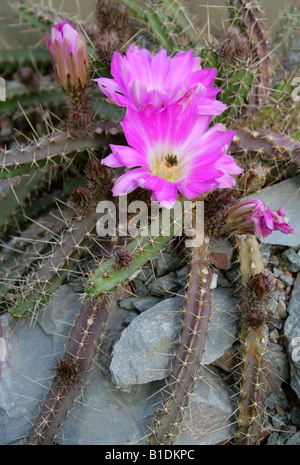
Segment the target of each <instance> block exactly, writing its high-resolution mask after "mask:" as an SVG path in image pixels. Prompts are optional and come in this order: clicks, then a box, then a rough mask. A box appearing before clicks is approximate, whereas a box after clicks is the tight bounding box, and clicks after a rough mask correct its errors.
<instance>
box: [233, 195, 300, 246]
mask: <svg viewBox="0 0 300 465" xmlns="http://www.w3.org/2000/svg"><path fill="white" fill-rule="evenodd" d="M226 224H227V227H228V229H229V230H230V231H236V232H238V233H239V234H255V235H256V236H257V237H261V236H262V237H266V236H268V235H269V234H271V233H272V232H273V231H274V230H278V231H281V232H283V233H284V234H290V233H294V229H293V228H292V227H291V226H290V225H289V219H288V218H287V217H286V216H285V210H284V206H281V207H280V208H279V210H277V211H275V210H271V209H270V208H269V207H267V205H265V204H264V203H263V202H262V201H261V200H260V199H249V200H247V199H245V200H241V201H240V202H238V203H236V204H235V205H233V206H231V207H229V208H228V211H227V217H226Z"/></svg>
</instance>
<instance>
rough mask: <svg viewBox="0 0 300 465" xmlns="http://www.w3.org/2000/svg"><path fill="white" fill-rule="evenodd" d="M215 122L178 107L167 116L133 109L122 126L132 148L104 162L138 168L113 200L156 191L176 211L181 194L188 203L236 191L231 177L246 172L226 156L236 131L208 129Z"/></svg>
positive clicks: (122, 181) (116, 187) (218, 127)
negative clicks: (223, 191) (219, 192)
mask: <svg viewBox="0 0 300 465" xmlns="http://www.w3.org/2000/svg"><path fill="white" fill-rule="evenodd" d="M211 120H212V117H211V116H199V115H198V114H197V113H196V111H195V108H194V106H193V105H192V104H190V105H188V106H187V107H186V108H184V107H182V106H181V105H178V104H174V105H170V106H168V107H166V108H165V110H164V111H161V112H157V111H154V110H153V108H152V107H148V108H145V110H144V111H143V112H137V111H134V110H132V109H131V108H129V109H128V110H127V114H126V117H125V119H124V120H123V121H122V122H121V125H122V128H123V131H124V134H125V137H126V139H127V142H128V144H129V146H123V145H111V146H110V148H111V150H112V153H111V154H110V155H109V156H108V157H106V158H105V159H104V160H102V163H104V164H105V165H107V166H110V167H120V166H126V167H127V168H134V169H132V170H130V171H128V172H126V173H125V174H123V175H122V176H121V177H120V178H119V179H118V180H117V182H116V183H115V185H114V188H113V194H114V195H122V194H127V193H129V192H131V191H133V190H134V189H136V188H137V187H143V188H145V189H149V190H151V191H152V200H154V201H159V202H160V204H161V205H162V206H163V207H166V208H172V206H173V205H174V203H175V201H176V198H177V195H178V191H179V192H180V193H181V194H182V195H183V196H185V197H186V198H188V199H193V198H196V197H197V196H199V195H200V194H202V193H203V192H207V191H210V190H212V189H215V188H217V187H233V186H234V185H235V179H234V178H233V177H232V176H231V175H232V174H239V173H241V172H242V169H241V168H240V167H239V166H238V165H237V164H236V163H235V161H234V159H233V158H232V157H231V156H230V155H227V153H226V152H227V149H228V148H229V145H230V143H231V141H232V139H233V136H234V134H235V131H232V130H228V131H227V130H226V128H225V126H224V125H223V124H216V125H214V126H213V127H211V128H210V129H208V126H209V124H210V122H211Z"/></svg>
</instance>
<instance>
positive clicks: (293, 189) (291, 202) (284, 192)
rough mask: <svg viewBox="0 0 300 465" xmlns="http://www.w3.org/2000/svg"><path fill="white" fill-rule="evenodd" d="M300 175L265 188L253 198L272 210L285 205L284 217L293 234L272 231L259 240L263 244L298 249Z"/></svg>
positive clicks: (299, 245) (299, 238)
mask: <svg viewBox="0 0 300 465" xmlns="http://www.w3.org/2000/svg"><path fill="white" fill-rule="evenodd" d="M299 187H300V175H298V176H294V177H292V178H289V179H286V180H284V181H280V182H278V183H276V184H273V185H272V186H268V187H265V188H264V189H262V190H261V191H260V192H258V193H257V195H256V196H255V197H254V196H253V195H251V196H249V198H259V199H261V200H262V201H263V202H264V203H265V204H266V205H268V207H270V208H271V209H272V210H278V209H279V207H281V205H285V211H286V216H287V217H288V218H289V220H290V225H291V226H292V227H293V228H294V230H295V234H284V233H282V232H281V231H273V232H272V234H270V235H268V236H267V237H264V238H261V239H260V242H261V243H263V244H271V245H283V246H288V247H295V248H299V247H300V209H299V203H300V189H299Z"/></svg>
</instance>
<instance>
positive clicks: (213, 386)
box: [175, 367, 235, 446]
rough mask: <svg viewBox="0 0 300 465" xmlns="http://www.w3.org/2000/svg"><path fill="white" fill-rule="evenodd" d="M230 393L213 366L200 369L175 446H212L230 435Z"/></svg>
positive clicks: (231, 406)
mask: <svg viewBox="0 0 300 465" xmlns="http://www.w3.org/2000/svg"><path fill="white" fill-rule="evenodd" d="M233 395H234V392H233V390H232V389H231V388H229V387H228V385H227V384H226V383H225V381H224V380H223V379H222V378H221V376H220V375H219V373H218V370H217V369H215V368H214V367H210V368H209V370H207V369H206V368H204V367H203V368H200V370H199V372H198V379H197V381H196V383H195V388H194V392H193V393H192V394H191V396H190V405H189V409H188V410H187V412H186V414H185V416H184V419H183V422H182V424H181V427H180V430H179V437H178V441H176V444H175V445H177V444H178V445H188V446H193V445H212V444H218V443H220V442H222V441H226V440H229V439H230V438H231V437H232V436H233V434H234V427H235V426H234V425H233V423H234V420H233V418H232V415H233V413H234V410H235V407H234V404H233V403H232V402H231V401H230V398H231V397H232V396H233Z"/></svg>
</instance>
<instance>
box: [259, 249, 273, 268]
mask: <svg viewBox="0 0 300 465" xmlns="http://www.w3.org/2000/svg"><path fill="white" fill-rule="evenodd" d="M260 251H261V254H262V256H263V258H264V261H265V265H267V264H268V262H269V258H270V255H271V245H270V244H261V246H260Z"/></svg>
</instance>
